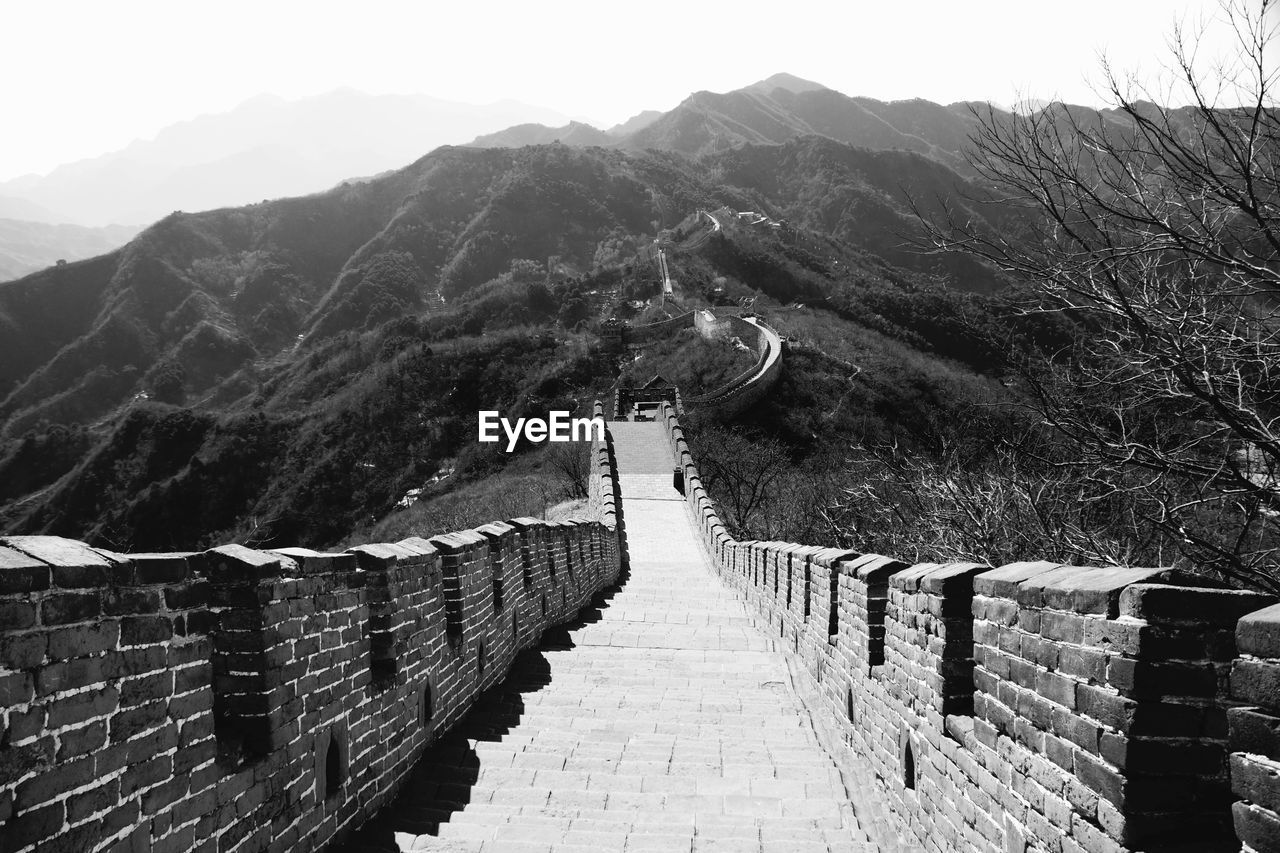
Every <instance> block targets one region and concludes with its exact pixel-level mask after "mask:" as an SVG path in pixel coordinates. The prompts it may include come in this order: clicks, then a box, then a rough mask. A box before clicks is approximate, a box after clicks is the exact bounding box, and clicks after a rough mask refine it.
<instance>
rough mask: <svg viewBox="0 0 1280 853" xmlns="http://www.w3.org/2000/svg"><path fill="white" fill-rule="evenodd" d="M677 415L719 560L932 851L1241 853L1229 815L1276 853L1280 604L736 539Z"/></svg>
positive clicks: (1243, 834)
mask: <svg viewBox="0 0 1280 853" xmlns="http://www.w3.org/2000/svg"><path fill="white" fill-rule="evenodd" d="M663 414H664V420H665V423H666V425H667V429H668V435H669V438H670V440H671V444H672V451H673V454H674V456H675V458H676V459H678V460H680V461H681V467H682V469H683V472H684V476H685V483H686V484H687V488H686V500H687V506H688V508H689V512H690V517H691V519H692V520H693V522H694V524H695V527H696V528H697V529H698V531H699V533H700V534H701V536H702V538H703V542H704V544H705V546H706V548H707V551H708V553H709V554H710V555H711V556H712V559H713V562H714V563H715V564H716V565H717V567H718V568H719V569H720V571H721V572H722V574H723V575H724V576H725V577H726V579H727V581H728V582H729V585H730V586H731V587H732V588H733V589H734V590H736V591H737V592H738V593H739V594H740V595H742V596H743V598H745V599H746V601H747V602H748V604H749V605H750V606H751V608H752V609H753V610H754V612H755V613H756V614H757V616H756V618H757V622H758V623H759V624H761V626H762V627H766V630H768V631H770V632H771V633H772V634H773V636H775V637H777V638H778V640H779V643H778V646H779V648H780V649H781V650H782V651H783V652H784V653H786V654H787V655H788V656H789V657H790V658H791V659H792V660H793V661H794V663H795V664H796V665H797V669H799V670H800V671H802V672H805V673H807V674H808V676H809V677H810V678H811V680H812V683H811V687H812V688H813V689H812V691H810V692H811V694H812V695H813V696H816V697H818V698H817V699H816V700H814V701H816V702H818V703H819V705H820V707H817V708H814V709H813V710H815V711H818V712H819V713H820V714H821V715H822V717H823V719H824V720H826V721H827V722H829V723H831V724H832V725H833V726H834V727H835V728H836V730H837V731H839V732H840V733H841V734H840V738H841V741H840V743H842V744H843V747H842V748H844V749H848V750H850V751H851V752H856V753H857V754H858V755H860V756H862V757H863V758H864V759H865V760H867V761H869V762H870V764H871V766H872V767H874V768H875V770H876V772H877V774H878V775H879V776H880V778H881V781H882V783H883V785H884V786H885V787H886V788H887V789H888V791H889V792H890V794H891V796H892V800H893V802H894V804H895V807H896V808H897V809H898V810H899V811H900V812H901V814H902V816H903V817H904V819H905V820H906V822H907V823H908V825H910V826H911V827H912V829H913V830H914V832H915V834H916V835H917V839H918V841H919V843H920V845H921V846H922V847H923V848H925V849H929V850H936V851H946V850H956V849H971V850H977V851H1016V853H1024V851H1029V850H1035V851H1042V850H1051V851H1056V853H1079V851H1090V853H1098V851H1116V853H1119V851H1128V850H1178V849H1182V850H1188V851H1190V850H1207V849H1231V848H1232V845H1233V844H1234V843H1235V842H1234V839H1233V833H1232V830H1231V825H1232V818H1233V816H1234V824H1235V830H1236V833H1238V835H1239V838H1240V839H1242V840H1243V842H1244V843H1245V844H1246V845H1247V846H1246V847H1245V849H1246V850H1259V851H1261V850H1267V851H1273V850H1276V849H1277V841H1276V840H1277V838H1280V823H1277V815H1278V814H1280V813H1278V812H1277V811H1276V808H1275V807H1276V806H1277V805H1280V699H1276V698H1275V697H1276V696H1280V606H1273V607H1270V608H1268V609H1265V610H1263V609H1260V608H1264V607H1267V605H1269V604H1270V603H1271V602H1273V601H1274V599H1272V598H1269V597H1267V596H1263V595H1258V594H1255V593H1248V592H1241V591H1237V590H1227V589H1217V588H1211V587H1210V586H1207V585H1206V584H1205V582H1204V581H1203V580H1198V579H1197V578H1194V577H1191V576H1188V575H1185V574H1182V573H1180V572H1177V571H1174V570H1170V569H1163V568H1151V569H1145V568H1126V567H1102V568H1094V567H1080V566H1061V565H1057V564H1053V563H1045V562H1039V563H1018V564H1012V565H1007V566H1002V567H999V568H994V569H992V568H990V567H985V566H979V565H975V564H949V565H937V564H919V565H915V566H908V565H906V564H905V563H902V562H900V561H896V560H893V559H892V558H888V557H883V556H879V555H861V556H859V555H854V554H849V553H833V552H824V551H821V550H820V549H813V548H808V547H806V546H801V545H796V544H792V543H778V542H754V541H753V542H739V541H736V540H733V539H732V538H730V537H728V535H727V533H726V532H724V526H723V524H721V522H720V519H719V517H718V514H717V512H716V510H715V506H714V503H713V502H712V501H711V499H710V497H709V496H708V495H707V494H706V492H705V490H704V489H703V488H702V485H701V480H700V478H699V477H698V472H697V467H696V465H695V464H694V461H693V459H692V457H691V456H690V455H689V453H688V446H687V444H686V442H685V440H684V436H683V432H682V431H681V430H680V428H679V425H678V422H677V421H676V418H675V413H674V412H673V411H671V410H670V409H668V410H666V411H664V413H663ZM806 567H807V570H808V575H809V593H810V602H809V619H808V620H805V619H804V618H803V606H802V604H801V606H800V607H797V605H796V602H797V601H798V600H799V601H801V603H802V602H803V597H802V595H803V593H802V592H801V593H799V594H798V593H797V590H798V589H799V590H802V589H803V579H804V570H805V568H806ZM788 581H790V584H788ZM788 586H790V589H791V596H790V598H788V596H787V590H788ZM823 590H827V591H828V592H827V593H826V595H827V597H826V598H825V599H824V597H823ZM830 596H834V599H832V598H831V597H830ZM823 608H826V611H825V612H826V614H827V616H828V618H827V619H816V618H815V615H816V614H818V613H820V612H822V611H823ZM1242 617H1243V618H1242ZM819 625H820V626H821V628H820V631H819ZM833 629H834V630H833ZM1237 643H1238V644H1239V647H1238V648H1237ZM1228 722H1230V725H1228ZM1232 800H1237V801H1236V802H1235V803H1234V804H1233V803H1232ZM1268 845H1270V846H1268ZM1237 846H1238V845H1237Z"/></svg>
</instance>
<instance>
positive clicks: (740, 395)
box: [684, 311, 782, 417]
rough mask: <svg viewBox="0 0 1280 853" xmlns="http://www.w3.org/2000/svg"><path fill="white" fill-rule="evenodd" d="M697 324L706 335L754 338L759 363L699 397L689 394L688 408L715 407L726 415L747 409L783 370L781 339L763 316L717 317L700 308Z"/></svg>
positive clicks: (686, 403)
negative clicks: (765, 321)
mask: <svg viewBox="0 0 1280 853" xmlns="http://www.w3.org/2000/svg"><path fill="white" fill-rule="evenodd" d="M696 316H697V320H696V322H695V328H697V329H698V332H699V333H700V334H701V335H702V336H703V337H708V338H711V337H730V336H737V337H739V338H742V339H744V340H750V341H753V342H754V346H755V349H756V355H757V358H756V363H755V364H753V365H752V366H751V367H750V368H749V369H747V370H746V371H744V372H743V373H741V374H740V375H738V376H736V377H734V378H733V379H730V380H729V381H728V382H726V383H724V384H723V385H721V386H720V387H718V388H715V389H712V390H711V391H709V392H707V393H706V394H703V395H701V396H696V397H686V398H685V399H684V404H685V406H686V407H688V408H689V409H714V410H716V411H717V412H718V413H720V414H721V416H723V417H732V416H733V415H735V414H737V413H739V412H742V411H744V410H745V409H746V408H747V407H748V406H750V405H751V404H752V403H755V402H756V401H757V400H759V399H760V398H761V397H763V396H764V395H765V393H766V392H768V390H769V389H770V388H771V387H773V383H774V382H776V381H777V379H778V376H779V375H780V374H781V373H782V339H781V338H780V337H778V333H777V332H775V331H774V330H773V329H771V328H770V327H769V326H767V325H765V324H764V323H763V322H761V321H760V320H756V319H750V320H748V319H744V318H742V317H736V316H733V315H729V316H725V317H716V316H715V315H714V314H712V313H711V312H710V311H699V312H697V315H696Z"/></svg>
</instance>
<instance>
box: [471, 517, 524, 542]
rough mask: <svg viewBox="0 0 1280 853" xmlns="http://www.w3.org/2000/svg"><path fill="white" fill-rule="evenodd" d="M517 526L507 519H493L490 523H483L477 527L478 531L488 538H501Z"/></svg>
mask: <svg viewBox="0 0 1280 853" xmlns="http://www.w3.org/2000/svg"><path fill="white" fill-rule="evenodd" d="M515 529H516V528H515V526H514V525H512V524H508V523H507V522H505V521H491V522H489V523H488V524H482V525H480V526H479V527H477V528H476V533H479V534H480V535H481V536H484V537H485V538H487V539H490V540H492V539H499V538H501V537H503V536H506V535H507V534H508V533H510V532H511V531H513V530H515Z"/></svg>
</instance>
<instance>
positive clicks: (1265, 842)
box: [1231, 803, 1280, 853]
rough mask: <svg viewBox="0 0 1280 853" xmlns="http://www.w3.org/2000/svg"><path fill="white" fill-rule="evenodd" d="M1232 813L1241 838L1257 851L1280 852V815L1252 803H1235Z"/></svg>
mask: <svg viewBox="0 0 1280 853" xmlns="http://www.w3.org/2000/svg"><path fill="white" fill-rule="evenodd" d="M1231 814H1232V816H1233V817H1234V818H1235V830H1236V835H1237V836H1238V837H1239V839H1240V840H1241V841H1242V842H1243V843H1245V844H1247V845H1248V846H1249V848H1250V849H1251V850H1253V851H1255V853H1280V815H1277V814H1276V813H1275V812H1272V811H1268V810H1267V809H1264V808H1261V807H1260V806H1256V805H1253V804H1251V803H1234V804H1233V805H1232V806H1231Z"/></svg>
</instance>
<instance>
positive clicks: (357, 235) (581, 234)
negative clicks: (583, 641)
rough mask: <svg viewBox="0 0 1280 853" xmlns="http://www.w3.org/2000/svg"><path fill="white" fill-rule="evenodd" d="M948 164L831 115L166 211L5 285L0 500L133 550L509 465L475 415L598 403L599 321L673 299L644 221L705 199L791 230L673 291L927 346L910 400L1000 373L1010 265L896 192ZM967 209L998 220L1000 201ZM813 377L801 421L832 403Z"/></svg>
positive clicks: (704, 372) (360, 507)
mask: <svg viewBox="0 0 1280 853" xmlns="http://www.w3.org/2000/svg"><path fill="white" fill-rule="evenodd" d="M961 186H963V187H965V189H966V192H967V193H968V194H969V195H974V196H981V195H982V193H983V190H982V188H981V187H980V186H977V185H974V184H972V183H970V182H968V181H966V179H964V178H962V177H961V176H959V175H958V174H956V173H955V172H953V171H951V170H950V169H948V168H947V167H945V166H942V165H940V164H939V163H938V162H936V161H935V160H932V159H929V158H927V157H923V156H921V155H919V154H914V153H909V152H901V151H899V152H890V151H882V152H871V151H866V150H861V149H853V148H850V147H848V146H845V145H841V144H839V143H836V142H833V141H831V140H829V139H825V138H820V137H806V138H802V139H796V140H793V141H790V142H788V143H786V144H784V145H767V146H747V147H745V148H741V149H735V150H730V151H726V152H724V153H721V154H717V155H713V156H708V157H702V158H689V157H687V156H684V155H681V154H678V153H675V152H669V151H647V152H630V151H623V150H614V149H602V148H575V147H572V146H568V145H564V144H550V145H542V146H534V147H527V148H522V149H509V148H493V149H475V148H442V149H439V150H437V151H435V152H432V153H431V154H429V155H427V156H426V157H423V158H422V159H420V160H418V161H417V162H415V163H413V164H412V165H410V166H408V167H406V168H404V169H402V170H399V171H397V172H393V173H390V174H387V175H384V176H381V177H379V178H376V179H373V180H370V181H366V182H360V183H351V184H346V185H343V186H340V187H337V188H335V189H333V190H331V191H329V192H327V193H322V194H319V195H315V196H308V197H303V198H295V199H285V200H281V201H276V202H266V203H262V204H256V205H250V206H248V207H243V208H233V209H225V210H217V211H210V212H206V213H195V214H183V213H178V214H173V215H171V216H169V217H167V218H165V219H164V220H161V221H160V222H158V223H156V224H155V225H153V226H152V227H150V228H149V229H147V230H146V231H144V232H143V233H142V234H141V235H139V236H138V237H137V238H136V239H135V240H133V241H132V242H130V243H129V244H128V245H127V246H125V247H124V248H122V249H120V250H118V251H116V252H114V253H111V254H109V255H105V256H102V257H99V258H95V259H92V260H88V261H83V262H78V263H70V264H66V265H63V266H58V267H55V268H51V269H48V270H45V271H43V272H40V273H37V274H34V275H32V276H28V277H26V278H24V279H21V280H18V281H15V282H11V283H9V284H5V285H0V440H2V442H3V443H2V444H0V483H3V484H4V486H3V490H2V491H0V501H3V504H2V505H0V519H2V520H3V523H4V526H5V529H7V530H10V531H23V532H50V533H61V534H66V535H72V536H77V537H81V538H86V539H89V540H90V541H94V542H97V543H99V544H104V545H107V546H109V547H115V548H119V549H141V548H147V549H151V548H182V547H196V546H199V545H205V544H210V543H212V542H216V541H225V540H229V539H237V540H245V541H247V540H252V541H254V542H258V543H269V544H306V545H312V546H323V545H327V544H332V543H333V542H335V541H338V540H341V539H342V538H343V537H344V535H346V534H347V533H348V532H349V531H351V530H352V529H354V528H355V527H357V526H359V525H371V524H373V523H375V522H377V521H378V520H379V519H381V518H383V517H385V516H386V515H387V514H388V513H389V512H391V511H393V509H394V508H395V507H396V504H397V502H398V501H400V500H401V498H402V497H403V496H404V495H406V494H407V493H408V492H409V491H410V490H414V489H420V488H423V489H424V492H423V493H422V494H423V495H424V498H423V499H424V500H425V499H430V498H431V497H432V496H434V495H438V494H442V493H444V492H447V491H449V490H450V489H453V488H456V487H458V486H459V485H463V484H465V483H468V482H471V483H474V482H478V481H479V480H481V479H483V478H485V477H488V476H490V475H494V474H497V473H499V472H501V470H503V469H504V468H505V467H506V466H507V465H508V464H509V463H510V462H511V461H512V460H511V459H509V458H507V457H506V455H505V454H491V453H487V452H482V451H481V450H480V449H479V447H478V446H477V445H476V444H475V442H474V429H475V426H474V417H475V412H476V410H477V409H480V408H485V409H499V410H502V411H503V412H505V413H513V414H521V413H523V412H526V411H527V412H538V411H545V410H546V409H548V408H552V407H556V408H569V409H578V410H585V407H586V406H589V404H590V401H591V400H592V399H594V398H595V397H607V396H608V395H609V392H610V389H611V388H612V387H613V386H614V384H615V383H616V382H617V381H618V379H619V376H620V371H622V368H623V366H624V363H623V362H622V361H621V360H620V359H619V358H618V357H617V355H616V354H614V353H609V352H606V351H604V349H603V348H602V345H601V344H600V342H599V339H598V338H597V337H596V336H595V335H594V333H593V330H594V329H595V327H596V324H597V323H598V322H599V321H600V320H601V319H603V318H605V317H607V316H610V315H612V314H617V315H618V316H628V315H629V314H633V313H635V309H634V308H632V307H631V306H630V303H631V302H633V301H634V300H637V299H639V300H645V299H648V298H649V297H650V296H652V295H653V294H654V293H655V292H656V288H657V280H656V272H655V269H654V267H653V263H652V254H651V250H650V247H651V246H652V243H653V241H654V239H655V237H657V236H658V235H659V234H660V233H661V232H663V231H664V229H669V228H672V227H673V226H675V225H677V224H678V223H680V222H682V221H685V220H686V219H687V218H688V217H689V216H690V215H691V214H694V213H695V212H696V211H697V210H699V209H712V210H714V209H717V208H720V207H722V206H728V207H729V208H731V209H734V210H756V211H763V212H764V213H766V214H767V215H769V216H771V217H774V218H775V221H776V220H782V219H785V220H786V221H787V223H788V225H787V228H786V229H785V231H786V234H785V235H780V234H779V233H778V231H777V229H771V228H766V227H751V226H748V225H742V226H738V225H736V224H731V226H730V227H726V228H725V229H724V230H723V231H722V232H720V233H718V234H715V235H711V236H712V239H709V240H705V241H704V242H703V244H702V245H701V247H700V248H697V249H695V250H692V251H688V252H679V251H675V252H673V253H671V254H670V260H671V262H672V265H673V275H675V276H676V277H677V278H678V279H679V280H680V282H681V284H680V292H679V298H680V300H681V301H682V302H683V303H684V304H683V305H682V306H680V309H679V310H684V308H687V307H690V306H696V305H700V304H716V303H723V302H725V301H726V300H729V298H730V296H729V295H733V299H741V298H742V297H744V296H756V297H758V305H757V307H758V310H761V311H762V312H765V314H766V316H769V314H770V313H771V312H772V313H777V312H785V311H786V310H788V309H787V306H794V305H797V304H806V305H810V306H811V307H814V308H816V309H817V311H818V313H817V314H814V315H812V316H813V317H814V321H813V322H814V324H815V329H816V328H818V327H819V326H821V324H822V323H833V324H835V325H834V326H832V327H831V328H829V329H824V330H823V331H822V332H821V333H820V334H819V333H817V332H815V334H814V337H815V338H831V339H841V338H853V339H861V340H865V341H870V342H872V343H871V344H870V345H869V346H870V347H871V349H876V348H877V347H880V346H881V343H877V342H883V341H890V340H892V341H897V342H899V343H898V344H895V345H900V346H904V347H907V348H908V349H910V350H911V351H912V352H915V353H918V354H919V355H918V358H919V359H920V361H919V366H920V369H921V379H920V380H919V381H920V382H922V383H923V386H922V390H921V392H920V393H921V394H928V393H930V392H929V391H928V388H927V386H928V385H929V383H930V382H932V381H933V380H934V379H936V378H938V377H942V376H944V375H949V374H950V373H952V372H953V371H955V370H959V371H960V372H961V373H962V374H964V375H966V376H971V377H977V376H978V375H979V374H981V373H984V372H986V373H990V372H991V371H993V370H994V369H996V365H997V363H998V357H997V354H995V353H993V352H991V351H989V349H984V347H986V346H987V345H986V344H985V343H982V341H981V340H980V338H981V337H982V336H981V335H979V336H977V337H975V336H974V335H972V334H970V332H969V331H968V330H969V329H970V328H971V327H972V328H981V327H982V326H983V324H984V323H986V324H990V323H992V322H1000V320H999V318H998V317H996V315H995V313H993V309H992V307H991V303H990V302H989V301H988V300H986V299H985V298H984V297H982V296H981V294H985V293H990V292H992V291H993V290H995V289H996V288H998V287H999V279H998V277H997V275H996V274H995V273H994V272H993V271H991V270H989V269H986V268H983V267H978V266H976V265H973V264H972V263H971V262H968V261H957V260H955V259H954V258H951V259H948V258H938V257H933V256H929V255H925V254H922V253H920V252H919V251H918V250H917V249H915V248H912V246H911V245H910V243H911V242H912V240H913V239H914V238H913V234H914V235H915V237H918V236H919V233H918V231H916V230H914V229H916V227H917V226H916V225H915V220H914V219H913V217H912V214H911V209H910V204H909V201H908V194H918V195H919V196H920V197H922V198H927V197H948V196H952V195H954V193H955V192H956V188H957V187H961ZM972 213H973V215H974V217H975V219H977V220H978V221H984V222H985V221H988V220H987V219H985V218H984V217H991V219H990V220H989V222H990V227H991V228H992V229H994V228H998V227H1007V225H1008V223H1007V222H1003V221H1002V220H1001V219H1000V216H1001V212H1000V210H999V208H998V206H997V207H990V208H986V207H983V208H979V207H974V208H972ZM965 294H969V295H965ZM961 308H963V311H962V310H960V309H961ZM673 310H674V308H673ZM970 315H972V316H973V317H976V318H977V321H976V322H977V325H976V326H975V325H972V324H971V323H970V320H969V319H966V318H967V317H969V316H970ZM779 317H781V315H779ZM821 318H825V319H821ZM675 345H676V346H677V347H678V344H675ZM690 345H691V346H695V347H697V346H700V345H698V344H690ZM819 346H820V345H819ZM687 355H689V358H690V359H692V360H693V361H698V360H699V359H702V358H703V357H702V356H698V355H697V354H696V353H692V351H689V353H687ZM726 355H727V356H732V353H728V354H726ZM660 360H661V359H659V361H660ZM704 360H705V359H704ZM951 360H955V361H957V362H958V363H959V366H958V367H943V366H942V365H944V364H947V363H949V362H950V361H951ZM801 363H803V362H801ZM734 365H735V362H734V360H733V358H732V357H728V358H726V359H723V360H717V359H716V358H711V359H710V361H708V362H706V364H705V365H704V368H699V369H698V370H695V371H694V372H693V373H690V374H689V377H687V378H686V381H694V380H695V379H700V380H701V381H703V382H706V383H712V382H713V381H714V380H716V379H719V378H723V376H726V375H728V373H729V371H730V370H731V368H732V367H733V366H734ZM637 369H639V370H644V369H645V368H644V365H637ZM841 369H843V368H841ZM634 373H635V371H634V370H633V371H629V372H627V373H626V374H625V376H624V377H623V381H632V379H633V378H634ZM804 375H806V374H804V373H803V371H802V372H801V373H800V374H797V378H796V379H795V380H794V381H795V382H797V383H799V384H800V385H802V386H803V385H805V382H806V380H804V379H803V376H804ZM644 378H646V377H639V379H640V380H641V381H643V379H644ZM815 381H816V380H815ZM840 381H843V380H840ZM966 381H967V380H966ZM975 381H977V380H976V379H975ZM802 390H803V389H802ZM805 393H807V392H805ZM797 399H800V400H801V402H800V403H798V404H797V406H796V412H795V418H797V419H801V420H802V419H803V418H804V417H807V416H806V415H805V414H804V413H805V412H806V411H808V410H809V409H813V410H815V411H816V410H819V409H824V408H826V407H828V406H829V405H830V400H827V399H824V398H822V395H821V394H818V395H810V397H800V398H797ZM874 420H875V422H876V423H877V424H881V426H875V427H874V428H875V429H881V428H882V427H883V425H886V424H887V425H889V426H888V427H884V428H888V429H891V430H893V429H897V427H896V426H893V425H894V424H898V422H899V421H901V420H902V418H899V417H898V416H897V415H896V414H895V413H894V412H892V411H889V410H888V409H887V408H886V409H882V410H881V411H879V412H877V413H876V414H875V415H874ZM859 423H860V424H861V426H858V424H859ZM902 426H905V424H902ZM862 428H867V429H871V428H873V427H872V425H871V422H870V421H868V420H867V419H866V418H865V417H863V418H862V420H861V421H859V422H857V423H855V422H853V421H841V423H840V426H839V430H837V432H839V433H840V434H841V435H847V434H848V433H849V431H850V430H856V429H862ZM913 431H914V428H913V427H908V428H907V429H906V433H911V432H913ZM906 433H904V434H906ZM535 457H537V454H536V453H535ZM531 458H534V457H531ZM538 458H540V457H538ZM537 464H541V463H537V462H536V461H535V463H534V465H535V468H536V466H537ZM570 491H572V490H571V489H570Z"/></svg>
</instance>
